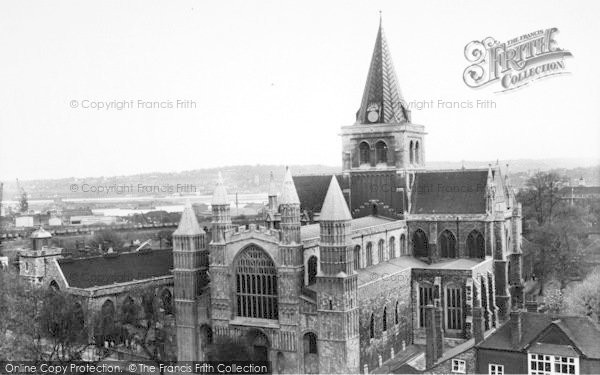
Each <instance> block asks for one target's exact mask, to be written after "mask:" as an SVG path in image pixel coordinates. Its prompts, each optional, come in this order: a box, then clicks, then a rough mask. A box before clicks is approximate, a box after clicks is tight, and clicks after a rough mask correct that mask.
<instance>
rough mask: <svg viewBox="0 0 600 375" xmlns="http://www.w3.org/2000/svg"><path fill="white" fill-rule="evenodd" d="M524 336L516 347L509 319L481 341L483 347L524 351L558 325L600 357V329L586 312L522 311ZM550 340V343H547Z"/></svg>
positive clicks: (582, 349)
mask: <svg viewBox="0 0 600 375" xmlns="http://www.w3.org/2000/svg"><path fill="white" fill-rule="evenodd" d="M520 317H521V329H522V331H521V340H520V341H519V343H518V344H517V346H516V347H513V345H512V340H511V331H512V325H511V322H510V320H508V321H507V322H506V323H505V324H504V325H502V326H501V327H500V328H498V330H496V332H494V333H492V334H491V335H490V336H488V337H487V338H486V339H485V340H484V341H483V342H481V343H480V344H478V345H477V346H478V347H479V348H483V349H497V350H513V351H522V350H525V349H526V348H528V347H529V346H530V345H532V344H533V343H535V342H536V341H537V340H536V339H537V338H538V337H540V335H541V334H542V333H543V332H544V331H546V330H547V329H549V328H551V327H552V326H555V327H558V328H559V329H560V330H561V331H562V332H563V333H564V334H565V335H566V336H567V337H568V338H569V340H571V341H572V342H573V343H574V344H575V346H576V348H577V349H578V350H579V351H580V352H581V353H583V354H584V355H585V356H587V357H588V358H596V359H600V340H598V337H600V329H599V328H598V326H596V325H595V324H594V322H592V320H591V319H589V318H588V317H585V316H565V315H553V314H541V313H530V312H521V313H520ZM546 344H550V343H546Z"/></svg>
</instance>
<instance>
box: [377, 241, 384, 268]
mask: <svg viewBox="0 0 600 375" xmlns="http://www.w3.org/2000/svg"><path fill="white" fill-rule="evenodd" d="M384 248H385V241H384V240H379V243H378V244H377V258H378V259H377V263H381V262H383V261H384V260H385V258H384V255H383V254H384Z"/></svg>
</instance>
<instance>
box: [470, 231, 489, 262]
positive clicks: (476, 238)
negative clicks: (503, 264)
mask: <svg viewBox="0 0 600 375" xmlns="http://www.w3.org/2000/svg"><path fill="white" fill-rule="evenodd" d="M467 251H468V253H469V258H485V240H484V238H483V235H482V234H481V232H479V231H478V230H474V231H472V232H471V233H469V235H468V236H467Z"/></svg>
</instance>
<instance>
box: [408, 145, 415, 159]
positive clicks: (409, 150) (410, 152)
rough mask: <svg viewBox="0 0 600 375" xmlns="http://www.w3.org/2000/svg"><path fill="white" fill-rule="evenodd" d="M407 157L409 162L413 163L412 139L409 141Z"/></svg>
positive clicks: (413, 149) (413, 148)
mask: <svg viewBox="0 0 600 375" xmlns="http://www.w3.org/2000/svg"><path fill="white" fill-rule="evenodd" d="M408 157H409V160H410V164H414V163H415V146H414V144H413V141H410V144H409V146H408Z"/></svg>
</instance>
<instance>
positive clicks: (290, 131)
mask: <svg viewBox="0 0 600 375" xmlns="http://www.w3.org/2000/svg"><path fill="white" fill-rule="evenodd" d="M380 9H381V10H382V11H383V24H384V29H385V33H386V36H387V40H388V44H389V47H390V50H391V53H392V56H393V59H394V64H395V67H396V72H397V74H398V78H399V82H400V86H401V89H402V92H403V94H404V98H405V100H406V101H408V102H409V103H410V102H417V101H425V100H427V101H428V100H434V102H435V103H436V106H435V108H431V109H424V110H421V111H419V110H416V109H415V110H413V114H412V117H413V122H415V123H419V124H423V125H425V126H426V130H427V132H428V133H429V134H428V136H427V138H426V150H427V155H426V158H427V160H435V161H442V160H449V161H459V160H496V159H497V158H500V159H515V158H555V157H560V158H563V157H564V158H598V157H599V155H600V152H599V147H598V144H599V140H600V126H599V125H600V121H599V120H600V116H599V114H598V112H599V106H598V103H599V102H600V91H599V90H600V89H599V83H600V79H599V78H600V68H599V64H598V62H599V60H600V59H599V58H600V53H599V49H598V40H599V37H600V32H599V31H600V26H599V22H598V19H597V17H598V14H600V2H597V1H587V2H584V1H569V2H567V1H562V2H556V1H554V2H552V1H539V2H527V3H524V2H522V1H503V2H497V1H494V2H487V3H486V2H482V1H461V2H458V1H454V2H447V1H428V2H424V1H414V2H408V1H389V2H387V1H369V2H367V1H361V2H348V1H340V2H333V1H328V2H323V1H315V2H311V1H294V2H292V1H261V2H258V1H222V2H220V1H213V2H209V1H164V2H155V1H148V0H143V1H128V2H123V1H120V0H119V1H62V2H50V1H3V2H2V4H1V5H0V48H1V49H2V59H0V128H1V134H0V178H2V179H14V178H15V177H19V178H21V179H31V178H52V177H69V176H77V177H84V176H100V175H105V176H109V175H120V174H131V173H140V172H152V171H164V172H166V171H181V170H188V169H197V168H205V167H217V166H224V165H238V164H267V163H275V164H310V163H320V164H327V165H341V141H340V138H339V132H340V127H341V126H344V125H351V124H353V123H354V116H355V113H356V111H357V109H358V106H359V104H360V100H361V96H362V91H363V88H364V84H365V80H366V75H367V70H368V66H369V61H370V58H371V54H372V50H373V45H374V42H375V36H376V33H377V25H378V22H379V14H378V13H379V10H380ZM550 27H557V28H558V29H559V30H560V33H559V34H558V35H557V36H556V40H557V42H558V46H559V47H561V48H564V49H568V50H570V51H571V52H572V53H573V55H574V57H573V58H570V59H567V60H566V65H567V70H568V71H570V72H571V74H569V75H562V76H557V77H552V78H547V79H544V80H540V81H537V82H534V83H532V84H531V85H529V86H528V87H526V88H523V89H521V90H517V91H514V92H508V93H501V94H499V93H494V91H497V89H498V87H495V88H492V87H489V88H485V89H478V90H474V89H471V88H469V87H467V86H466V85H465V84H464V82H463V80H462V74H463V71H464V69H465V68H466V67H467V65H468V62H467V60H466V59H465V58H464V55H463V51H464V47H465V45H466V44H467V43H468V42H470V41H472V40H481V39H483V38H485V37H488V36H492V37H494V38H496V39H498V40H500V41H507V40H509V39H512V38H514V37H518V36H520V35H522V34H526V33H529V32H532V31H535V30H539V29H545V28H550ZM478 99H479V100H493V101H494V102H495V104H496V108H495V109H476V108H473V109H443V108H437V104H438V100H443V101H446V102H456V101H458V102H464V101H472V102H475V101H476V100H478ZM138 100H143V101H163V102H171V103H172V104H173V106H174V107H176V105H177V100H191V101H194V102H195V104H196V108H189V109H182V108H180V109H178V108H166V109H143V108H138V105H139V103H138ZM84 101H89V102H85V103H87V104H86V105H90V103H91V102H95V101H98V102H110V101H133V102H134V103H133V108H126V109H123V110H120V111H119V110H115V109H111V110H96V109H91V108H82V105H83V103H84ZM73 103H75V104H73ZM72 106H77V108H72Z"/></svg>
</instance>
